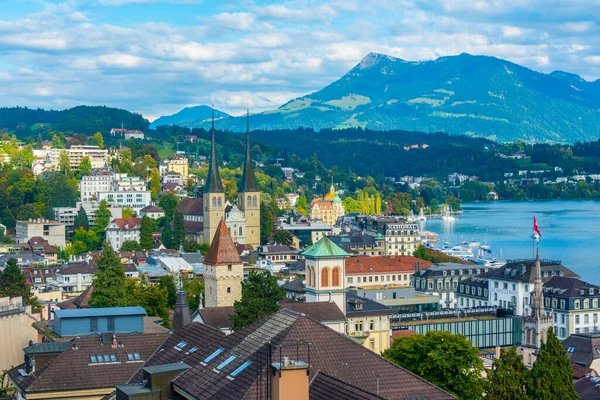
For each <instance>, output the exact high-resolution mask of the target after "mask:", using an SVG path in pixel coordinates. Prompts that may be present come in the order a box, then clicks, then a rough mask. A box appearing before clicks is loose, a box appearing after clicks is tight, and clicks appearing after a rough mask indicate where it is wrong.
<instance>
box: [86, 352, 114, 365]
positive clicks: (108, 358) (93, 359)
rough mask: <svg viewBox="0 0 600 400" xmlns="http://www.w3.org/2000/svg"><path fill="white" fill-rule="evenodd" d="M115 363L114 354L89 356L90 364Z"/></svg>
mask: <svg viewBox="0 0 600 400" xmlns="http://www.w3.org/2000/svg"><path fill="white" fill-rule="evenodd" d="M109 362H117V356H116V355H115V354H92V355H90V363H92V364H99V363H109Z"/></svg>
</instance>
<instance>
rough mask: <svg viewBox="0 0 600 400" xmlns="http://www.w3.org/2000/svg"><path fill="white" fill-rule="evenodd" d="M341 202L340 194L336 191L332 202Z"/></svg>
mask: <svg viewBox="0 0 600 400" xmlns="http://www.w3.org/2000/svg"><path fill="white" fill-rule="evenodd" d="M341 202H342V199H340V196H338V195H337V193H336V195H335V197H334V198H333V204H339V203H341Z"/></svg>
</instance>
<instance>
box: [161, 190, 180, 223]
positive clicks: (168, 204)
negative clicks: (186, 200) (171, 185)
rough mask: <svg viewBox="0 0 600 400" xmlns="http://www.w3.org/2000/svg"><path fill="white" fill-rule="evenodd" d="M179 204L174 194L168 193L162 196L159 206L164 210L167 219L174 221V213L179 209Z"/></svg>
mask: <svg viewBox="0 0 600 400" xmlns="http://www.w3.org/2000/svg"><path fill="white" fill-rule="evenodd" d="M177 203H179V199H178V198H177V196H175V194H174V193H172V192H168V193H165V194H163V195H162V196H160V200H159V201H158V206H159V207H160V208H162V209H163V211H164V212H165V217H167V218H168V219H169V221H172V220H173V213H174V212H175V209H176V208H177Z"/></svg>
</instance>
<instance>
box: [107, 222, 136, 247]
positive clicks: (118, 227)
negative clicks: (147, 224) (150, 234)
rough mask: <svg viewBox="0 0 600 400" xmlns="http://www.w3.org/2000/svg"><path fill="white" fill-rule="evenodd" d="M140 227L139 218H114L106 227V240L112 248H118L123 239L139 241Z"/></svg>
mask: <svg viewBox="0 0 600 400" xmlns="http://www.w3.org/2000/svg"><path fill="white" fill-rule="evenodd" d="M141 227H142V219H141V218H115V219H113V220H112V221H111V222H110V224H108V226H107V227H106V240H108V241H109V242H110V245H111V246H112V248H113V249H114V250H119V249H120V248H121V246H122V245H123V242H125V241H128V240H135V241H136V242H139V241H140V229H141Z"/></svg>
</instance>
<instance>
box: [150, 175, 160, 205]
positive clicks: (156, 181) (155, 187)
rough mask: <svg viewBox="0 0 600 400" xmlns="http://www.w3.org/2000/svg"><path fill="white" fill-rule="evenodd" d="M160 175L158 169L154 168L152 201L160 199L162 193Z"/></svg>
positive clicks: (151, 186)
mask: <svg viewBox="0 0 600 400" xmlns="http://www.w3.org/2000/svg"><path fill="white" fill-rule="evenodd" d="M160 189H161V185H160V173H159V172H158V169H157V168H156V167H154V168H152V172H151V173H150V192H152V199H154V200H156V199H158V193H160Z"/></svg>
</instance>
